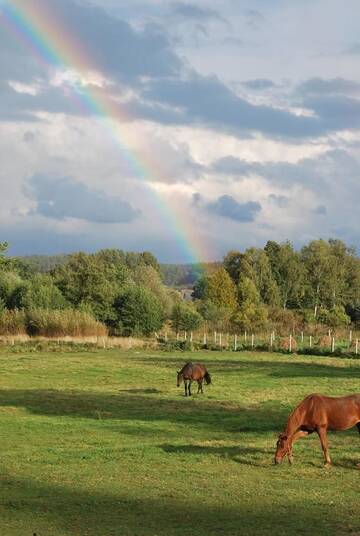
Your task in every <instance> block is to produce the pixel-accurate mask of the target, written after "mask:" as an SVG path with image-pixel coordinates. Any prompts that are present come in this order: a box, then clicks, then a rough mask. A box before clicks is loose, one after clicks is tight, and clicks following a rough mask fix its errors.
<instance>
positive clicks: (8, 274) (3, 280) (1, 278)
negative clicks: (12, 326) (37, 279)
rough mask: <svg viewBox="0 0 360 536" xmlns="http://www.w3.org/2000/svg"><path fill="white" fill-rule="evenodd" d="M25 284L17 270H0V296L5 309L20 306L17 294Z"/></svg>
mask: <svg viewBox="0 0 360 536" xmlns="http://www.w3.org/2000/svg"><path fill="white" fill-rule="evenodd" d="M25 286H26V281H24V280H23V279H22V278H21V277H20V275H19V274H18V273H17V272H14V271H5V270H4V271H2V270H0V298H1V299H2V301H3V302H4V304H5V306H6V308H7V309H16V308H20V307H21V306H20V304H19V302H18V295H19V293H20V292H21V291H22V289H23V288H24V287H25Z"/></svg>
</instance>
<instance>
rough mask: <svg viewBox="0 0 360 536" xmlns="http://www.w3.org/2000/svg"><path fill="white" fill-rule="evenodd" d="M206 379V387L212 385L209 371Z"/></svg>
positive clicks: (205, 376) (205, 375) (206, 373)
mask: <svg viewBox="0 0 360 536" xmlns="http://www.w3.org/2000/svg"><path fill="white" fill-rule="evenodd" d="M204 378H205V381H206V385H209V384H210V383H211V376H210V374H209V373H208V371H206V372H205V374H204Z"/></svg>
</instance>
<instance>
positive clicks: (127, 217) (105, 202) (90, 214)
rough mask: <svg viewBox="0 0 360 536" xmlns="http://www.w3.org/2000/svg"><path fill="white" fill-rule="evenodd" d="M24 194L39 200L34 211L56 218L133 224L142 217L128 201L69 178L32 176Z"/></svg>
mask: <svg viewBox="0 0 360 536" xmlns="http://www.w3.org/2000/svg"><path fill="white" fill-rule="evenodd" d="M25 194H26V195H27V196H28V197H29V198H30V199H33V200H34V201H35V202H36V210H35V213H37V214H39V215H42V216H45V217H47V218H50V219H54V220H64V219H66V218H76V219H81V220H86V221H89V222H95V223H130V222H132V221H133V220H135V219H137V218H138V217H139V216H140V212H139V211H138V210H135V209H134V208H132V206H131V205H130V204H129V203H128V202H126V201H122V200H121V199H118V198H114V197H108V196H107V195H105V194H104V193H102V192H99V191H94V190H90V189H89V188H88V187H87V186H86V185H84V184H82V183H79V182H76V181H74V180H73V179H71V178H69V177H49V176H46V175H33V176H32V177H31V179H30V180H29V183H28V185H27V187H26V190H25Z"/></svg>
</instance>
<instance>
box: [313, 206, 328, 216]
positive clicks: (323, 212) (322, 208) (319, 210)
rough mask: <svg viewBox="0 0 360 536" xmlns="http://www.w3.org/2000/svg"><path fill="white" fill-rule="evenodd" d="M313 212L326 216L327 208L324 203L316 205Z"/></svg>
mask: <svg viewBox="0 0 360 536" xmlns="http://www.w3.org/2000/svg"><path fill="white" fill-rule="evenodd" d="M314 213H315V214H319V216H326V214H327V210H326V207H325V205H319V206H318V207H316V209H315V210H314Z"/></svg>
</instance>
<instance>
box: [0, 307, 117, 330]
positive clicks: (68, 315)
mask: <svg viewBox="0 0 360 536" xmlns="http://www.w3.org/2000/svg"><path fill="white" fill-rule="evenodd" d="M24 334H28V335H33V336H39V337H67V336H69V337H91V336H98V337H103V336H106V335H107V329H106V327H105V326H104V325H103V324H101V323H100V322H98V321H97V320H95V319H94V318H93V317H92V316H91V315H90V314H89V313H85V312H83V311H76V310H72V309H66V310H61V311H60V310H55V311H54V310H48V309H30V310H27V311H7V310H4V311H1V312H0V335H3V336H6V335H24Z"/></svg>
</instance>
